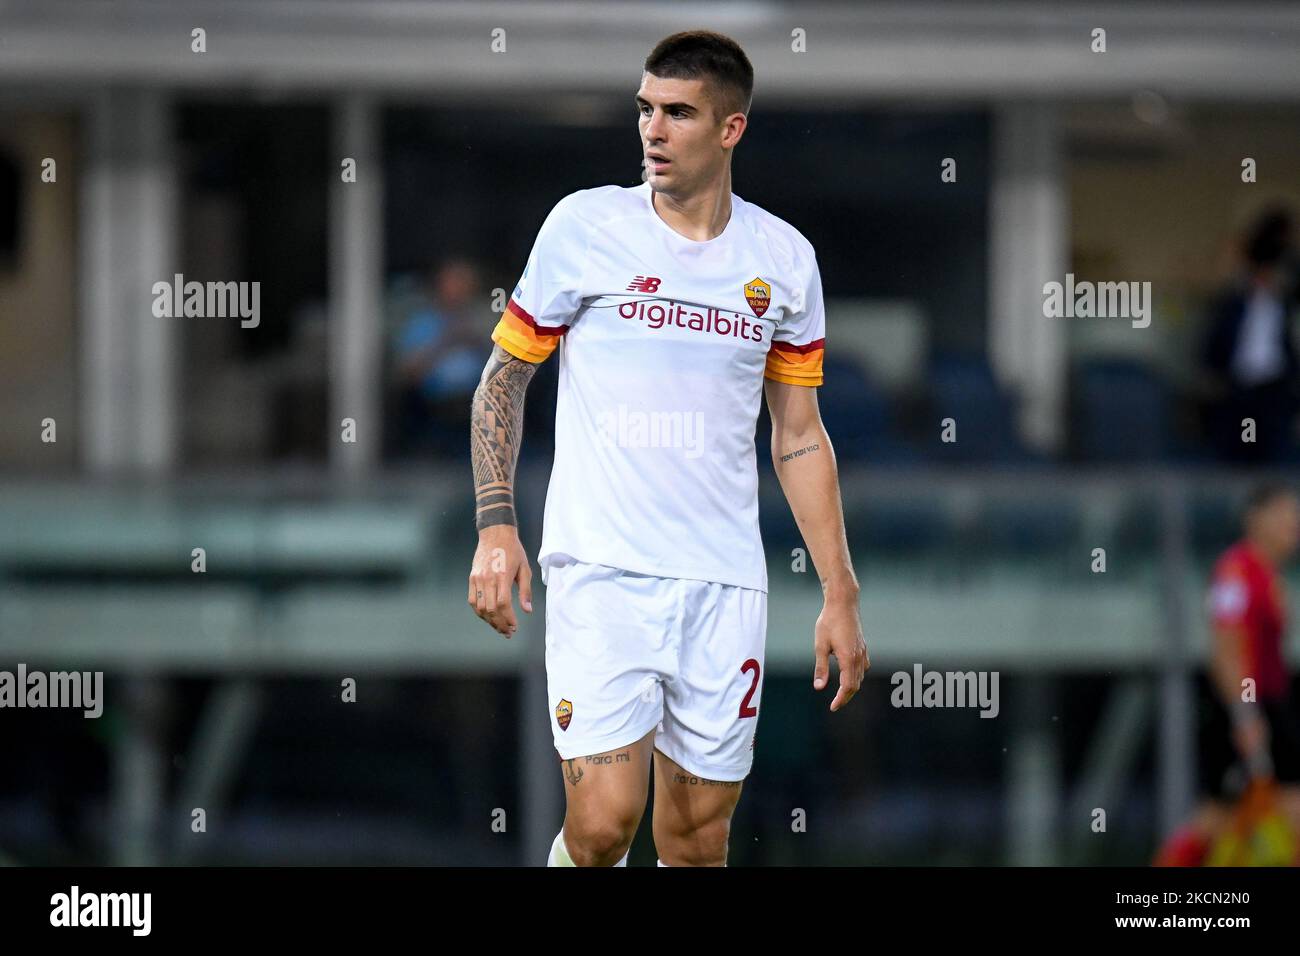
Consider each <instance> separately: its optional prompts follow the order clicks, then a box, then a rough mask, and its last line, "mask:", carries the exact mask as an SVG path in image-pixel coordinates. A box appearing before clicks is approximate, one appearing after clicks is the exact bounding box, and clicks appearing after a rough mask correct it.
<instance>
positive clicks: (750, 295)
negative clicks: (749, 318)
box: [745, 276, 772, 319]
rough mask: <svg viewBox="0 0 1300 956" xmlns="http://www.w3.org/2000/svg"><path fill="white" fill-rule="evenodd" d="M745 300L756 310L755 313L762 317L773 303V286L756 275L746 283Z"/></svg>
mask: <svg viewBox="0 0 1300 956" xmlns="http://www.w3.org/2000/svg"><path fill="white" fill-rule="evenodd" d="M745 301H746V302H748V303H749V307H750V308H751V309H753V310H754V315H755V316H757V317H758V318H760V319H761V318H762V317H763V313H764V312H766V311H767V307H768V306H769V305H771V304H772V287H771V286H770V285H768V284H767V283H766V282H764V281H763V280H762V279H760V278H759V277H758V276H754V278H752V279H750V280H749V281H748V282H746V283H745Z"/></svg>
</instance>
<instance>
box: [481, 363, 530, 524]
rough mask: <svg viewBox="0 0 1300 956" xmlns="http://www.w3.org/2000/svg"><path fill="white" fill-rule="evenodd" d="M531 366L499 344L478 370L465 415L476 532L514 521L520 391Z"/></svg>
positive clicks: (521, 428)
mask: <svg viewBox="0 0 1300 956" xmlns="http://www.w3.org/2000/svg"><path fill="white" fill-rule="evenodd" d="M536 371H537V366H536V365H534V364H533V363H532V362H527V361H525V360H523V359H521V358H516V357H515V356H513V355H511V354H510V353H509V352H507V351H506V350H505V349H503V348H502V347H501V346H500V345H497V346H494V347H493V349H492V357H491V358H489V359H488V363H487V365H486V366H485V367H484V369H483V377H482V378H481V379H480V380H479V383H478V388H477V389H475V390H474V404H473V408H472V411H471V414H470V457H471V458H472V459H473V464H474V498H475V502H476V503H475V508H474V524H475V526H476V527H477V528H478V529H479V530H480V531H482V530H483V529H484V528H490V527H492V526H493V525H498V524H509V525H513V524H517V521H516V520H515V491H514V488H515V465H516V464H518V462H519V443H520V441H521V440H522V438H523V431H524V392H525V390H526V389H527V388H528V383H529V381H531V380H532V377H533V373H534V372H536Z"/></svg>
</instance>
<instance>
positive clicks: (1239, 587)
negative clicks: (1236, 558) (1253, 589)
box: [1206, 563, 1250, 627]
mask: <svg viewBox="0 0 1300 956" xmlns="http://www.w3.org/2000/svg"><path fill="white" fill-rule="evenodd" d="M1206 603H1207V604H1208V609H1209V612H1210V620H1211V621H1212V622H1213V624H1214V625H1215V626H1216V627H1235V626H1237V625H1240V624H1244V623H1245V621H1246V611H1247V609H1248V608H1249V606H1250V585H1249V583H1248V582H1247V581H1246V577H1245V575H1244V574H1243V573H1242V572H1241V569H1240V568H1238V567H1236V565H1235V564H1233V563H1228V564H1226V565H1225V566H1224V567H1221V568H1219V569H1217V570H1216V572H1215V575H1214V578H1213V580H1212V581H1211V582H1210V593H1209V595H1208V598H1207V602H1206Z"/></svg>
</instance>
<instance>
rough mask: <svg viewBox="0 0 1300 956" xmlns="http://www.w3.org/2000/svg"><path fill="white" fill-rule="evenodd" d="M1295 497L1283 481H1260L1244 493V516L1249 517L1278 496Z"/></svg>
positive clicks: (1291, 489)
mask: <svg viewBox="0 0 1300 956" xmlns="http://www.w3.org/2000/svg"><path fill="white" fill-rule="evenodd" d="M1288 496H1289V497H1295V489H1293V488H1292V487H1291V486H1290V485H1289V484H1287V483H1286V482H1285V481H1261V482H1260V483H1259V484H1257V485H1255V486H1254V487H1252V488H1251V489H1250V491H1249V493H1248V494H1247V495H1246V507H1245V509H1244V511H1245V515H1246V517H1250V516H1251V515H1253V514H1254V513H1255V512H1257V511H1259V510H1260V509H1261V508H1267V507H1268V506H1269V505H1271V504H1272V503H1273V502H1275V501H1277V500H1278V499H1279V498H1286V497H1288Z"/></svg>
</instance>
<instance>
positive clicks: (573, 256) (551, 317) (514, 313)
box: [492, 196, 587, 362]
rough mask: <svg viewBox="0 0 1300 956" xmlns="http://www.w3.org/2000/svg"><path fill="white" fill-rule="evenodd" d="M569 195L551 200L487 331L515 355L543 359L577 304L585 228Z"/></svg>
mask: <svg viewBox="0 0 1300 956" xmlns="http://www.w3.org/2000/svg"><path fill="white" fill-rule="evenodd" d="M572 200H573V197H572V196H566V197H565V198H564V199H561V200H560V201H559V202H558V203H556V204H555V208H553V209H552V210H551V212H550V214H549V215H548V216H547V217H546V221H545V222H543V223H542V228H541V229H540V230H538V233H537V239H536V240H535V241H534V242H533V249H532V252H530V253H529V255H528V263H527V264H526V265H525V266H524V272H523V275H522V276H520V277H519V283H518V284H517V285H516V286H515V290H514V292H513V293H512V294H511V296H510V301H509V302H508V303H507V305H506V310H505V312H504V313H503V314H502V316H501V319H500V321H499V322H497V325H496V328H494V329H493V330H492V341H493V342H495V343H497V344H498V345H500V346H501V347H502V348H503V349H505V350H506V351H507V352H509V353H510V354H511V355H513V356H515V357H516V358H521V359H524V360H525V361H529V362H542V361H544V360H545V359H546V358H547V357H548V356H549V355H550V354H551V353H552V352H554V351H555V349H556V347H557V346H558V345H559V344H560V336H562V335H564V333H565V332H567V331H568V330H569V326H570V325H571V324H572V322H573V317H574V315H575V314H576V313H577V311H578V309H579V308H580V307H581V305H582V278H583V269H584V267H585V265H586V261H587V230H586V228H585V225H584V224H583V222H582V221H581V220H580V219H579V218H578V217H577V216H576V215H574V213H573V203H572Z"/></svg>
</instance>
